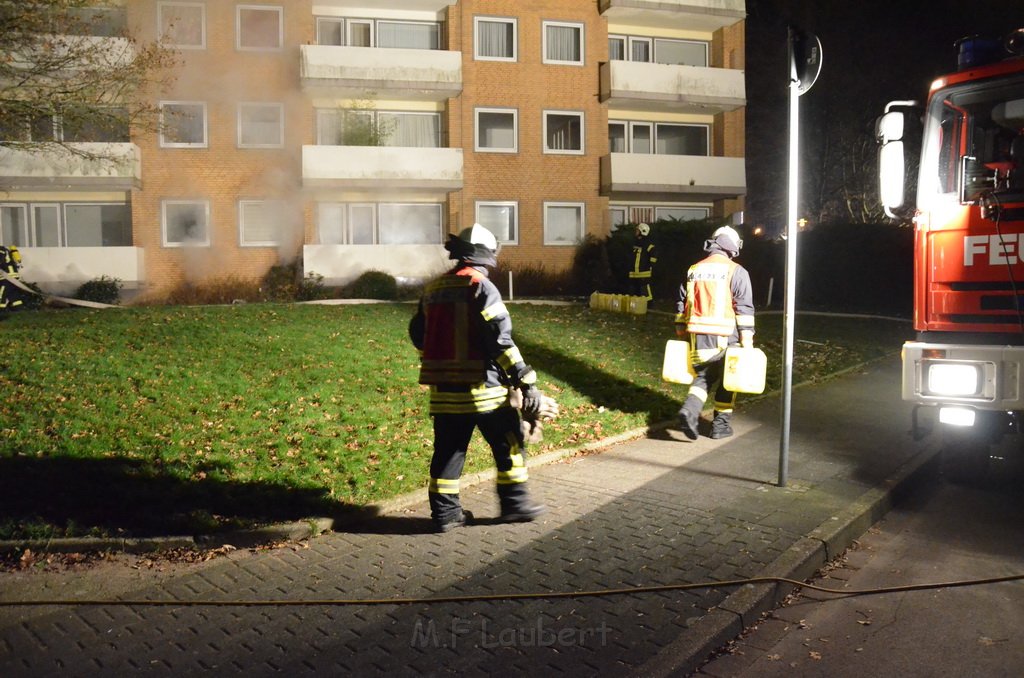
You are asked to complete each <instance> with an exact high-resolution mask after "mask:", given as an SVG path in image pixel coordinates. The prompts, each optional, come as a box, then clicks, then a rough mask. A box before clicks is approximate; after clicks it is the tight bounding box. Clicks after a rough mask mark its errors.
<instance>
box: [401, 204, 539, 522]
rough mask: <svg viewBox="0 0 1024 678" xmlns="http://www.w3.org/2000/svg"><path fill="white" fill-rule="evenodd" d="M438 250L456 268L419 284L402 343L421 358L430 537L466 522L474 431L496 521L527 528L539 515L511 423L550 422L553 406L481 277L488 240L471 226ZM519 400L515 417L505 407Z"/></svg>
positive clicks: (491, 262)
mask: <svg viewBox="0 0 1024 678" xmlns="http://www.w3.org/2000/svg"><path fill="white" fill-rule="evenodd" d="M445 248H446V249H447V250H448V252H449V258H450V259H455V260H456V264H455V266H454V267H453V268H452V269H451V270H449V271H448V272H447V273H445V274H444V275H442V276H440V277H439V278H437V279H435V280H433V281H432V282H430V283H428V284H427V286H426V289H425V290H424V293H423V297H422V298H421V299H420V303H419V307H418V309H417V311H416V315H415V316H414V317H413V319H412V321H411V322H410V323H409V336H410V338H411V339H412V342H413V344H414V345H415V346H416V348H417V349H419V351H420V357H421V364H420V379H419V381H420V383H421V384H429V385H430V415H431V417H432V418H433V420H434V454H433V457H432V459H431V462H430V485H429V488H428V493H427V496H428V498H429V501H430V513H431V518H432V519H433V521H434V525H435V528H436V530H437V531H438V532H448V531H449V530H451V529H452V528H454V527H460V526H462V525H465V524H466V520H467V515H468V512H466V511H463V509H462V505H461V502H460V500H459V478H460V476H461V475H462V468H463V465H464V464H465V461H466V451H467V449H468V447H469V442H470V439H471V438H472V436H473V431H474V430H475V429H476V428H479V429H480V432H481V433H482V434H483V436H484V439H485V440H486V441H487V444H488V445H489V446H490V448H491V453H492V454H493V456H494V463H495V465H496V466H497V470H498V474H497V485H498V487H497V491H498V499H499V503H500V508H501V518H500V519H501V520H502V521H504V522H527V521H531V520H534V519H535V518H537V516H539V515H540V514H541V513H543V512H544V510H545V509H544V507H543V506H541V505H539V504H536V503H534V501H533V500H532V499H531V498H530V494H529V493H528V491H527V478H528V475H527V472H526V458H525V453H526V451H525V445H526V441H525V436H524V430H523V426H522V421H521V419H520V417H521V416H522V417H523V418H524V419H530V420H533V421H536V420H537V419H540V418H548V419H550V418H554V417H555V416H557V414H558V407H557V405H556V404H555V402H554V400H552V399H551V398H548V397H547V396H544V395H543V394H542V393H541V392H540V391H539V390H538V389H537V387H536V381H537V373H536V372H534V370H533V368H531V367H530V366H529V365H527V364H526V363H525V362H524V361H523V356H522V355H521V354H520V352H519V348H518V347H517V346H516V344H515V342H514V341H512V319H511V318H510V317H509V314H508V309H506V308H505V304H504V303H503V301H502V298H501V293H500V292H499V291H498V288H497V287H495V286H494V283H492V282H491V281H490V280H489V279H488V277H487V276H488V267H493V266H495V265H496V264H497V254H498V244H497V241H496V240H495V238H494V235H493V234H492V233H491V232H490V231H489V230H487V229H486V228H485V227H483V226H481V225H480V224H473V226H471V227H470V228H467V229H465V230H463V231H462V232H461V233H459V235H458V236H455V235H450V236H449V237H448V242H447V243H446V244H445ZM516 402H518V403H519V404H520V407H521V410H520V409H516V408H515V407H514V406H513V405H514V403H516Z"/></svg>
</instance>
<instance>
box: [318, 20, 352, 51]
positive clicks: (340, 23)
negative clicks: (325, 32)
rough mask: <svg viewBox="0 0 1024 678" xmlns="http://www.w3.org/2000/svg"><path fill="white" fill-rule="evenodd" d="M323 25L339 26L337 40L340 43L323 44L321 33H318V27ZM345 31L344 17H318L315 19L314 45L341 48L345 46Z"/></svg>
mask: <svg viewBox="0 0 1024 678" xmlns="http://www.w3.org/2000/svg"><path fill="white" fill-rule="evenodd" d="M323 24H334V25H338V26H340V27H341V30H340V31H338V36H339V40H341V42H338V43H333V42H324V41H323V40H322V39H321V35H322V33H321V32H320V26H321V25H323ZM347 30H348V29H347V28H346V27H345V19H344V17H340V16H318V17H316V44H318V45H326V46H328V47H343V46H344V45H345V38H346V37H347V33H346V31H347Z"/></svg>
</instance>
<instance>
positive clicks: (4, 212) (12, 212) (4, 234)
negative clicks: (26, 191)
mask: <svg viewBox="0 0 1024 678" xmlns="http://www.w3.org/2000/svg"><path fill="white" fill-rule="evenodd" d="M0 245H5V246H8V247H9V246H11V245H15V246H17V247H28V212H27V210H26V208H25V205H0Z"/></svg>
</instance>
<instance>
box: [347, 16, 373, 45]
mask: <svg viewBox="0 0 1024 678" xmlns="http://www.w3.org/2000/svg"><path fill="white" fill-rule="evenodd" d="M348 44H349V45H350V46H352V47H373V22H372V21H367V20H365V19H359V20H355V19H349V20H348Z"/></svg>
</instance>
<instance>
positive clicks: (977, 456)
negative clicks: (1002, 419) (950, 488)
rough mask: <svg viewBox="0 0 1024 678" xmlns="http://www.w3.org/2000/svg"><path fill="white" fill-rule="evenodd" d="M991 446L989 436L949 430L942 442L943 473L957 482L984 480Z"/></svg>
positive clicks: (965, 482)
mask: <svg viewBox="0 0 1024 678" xmlns="http://www.w3.org/2000/svg"><path fill="white" fill-rule="evenodd" d="M991 447H992V444H991V441H990V440H989V438H988V437H987V436H981V437H979V436H977V435H974V436H971V435H964V434H960V433H952V432H950V431H947V432H946V434H945V438H944V439H943V444H942V474H943V475H944V476H946V477H947V478H949V479H950V480H951V481H953V482H955V483H964V484H973V483H977V482H979V481H981V480H983V479H984V478H985V475H986V474H987V473H988V467H989V461H990V459H991V457H990V456H989V451H990V449H991Z"/></svg>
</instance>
